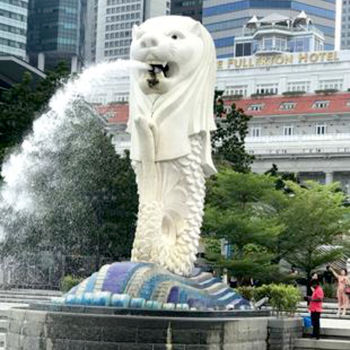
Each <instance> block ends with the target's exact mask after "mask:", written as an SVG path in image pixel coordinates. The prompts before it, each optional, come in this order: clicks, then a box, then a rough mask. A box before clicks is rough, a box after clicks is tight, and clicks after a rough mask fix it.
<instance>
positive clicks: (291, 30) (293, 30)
mask: <svg viewBox="0 0 350 350" xmlns="http://www.w3.org/2000/svg"><path fill="white" fill-rule="evenodd" d="M265 30H268V31H271V30H282V31H285V32H287V33H300V32H314V33H317V34H319V35H321V36H324V33H323V32H322V31H321V30H319V29H318V28H316V27H315V26H313V25H309V27H288V26H282V25H278V24H275V25H272V24H271V25H262V26H259V27H256V28H247V27H245V28H243V36H252V35H254V34H255V33H257V32H264V31H265Z"/></svg>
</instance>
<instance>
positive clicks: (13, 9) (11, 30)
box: [0, 0, 28, 59]
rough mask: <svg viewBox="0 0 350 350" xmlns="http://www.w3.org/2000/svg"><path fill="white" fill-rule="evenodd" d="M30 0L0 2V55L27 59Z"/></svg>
mask: <svg viewBox="0 0 350 350" xmlns="http://www.w3.org/2000/svg"><path fill="white" fill-rule="evenodd" d="M27 16H28V0H1V1H0V55H1V56H4V55H13V56H16V57H20V58H22V59H25V57H26V40H27V39H26V36H27Z"/></svg>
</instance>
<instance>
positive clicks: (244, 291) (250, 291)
mask: <svg viewBox="0 0 350 350" xmlns="http://www.w3.org/2000/svg"><path fill="white" fill-rule="evenodd" d="M236 291H237V293H238V294H240V295H241V296H242V297H243V298H244V299H247V300H254V299H255V298H254V292H255V288H254V287H249V286H241V287H238V288H237V289H236Z"/></svg>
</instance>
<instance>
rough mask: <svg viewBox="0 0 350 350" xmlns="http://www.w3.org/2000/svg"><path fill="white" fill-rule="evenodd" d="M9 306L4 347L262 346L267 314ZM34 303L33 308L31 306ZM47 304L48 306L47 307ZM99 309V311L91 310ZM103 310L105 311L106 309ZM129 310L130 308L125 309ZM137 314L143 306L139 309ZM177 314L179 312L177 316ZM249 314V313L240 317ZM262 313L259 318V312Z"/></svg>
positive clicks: (144, 349)
mask: <svg viewBox="0 0 350 350" xmlns="http://www.w3.org/2000/svg"><path fill="white" fill-rule="evenodd" d="M53 307H54V308H55V307H56V311H54V310H50V309H49V307H48V306H43V305H41V306H40V307H35V306H33V307H31V308H28V309H12V310H11V311H10V313H9V331H8V334H7V347H6V349H7V350H34V349H35V350H76V349H79V350H112V349H113V350H222V349H224V350H229V349H234V350H266V349H267V337H268V320H269V318H268V317H266V313H265V314H264V313H259V312H255V311H252V312H249V311H246V314H242V313H241V314H239V313H236V314H234V312H223V313H222V314H221V315H219V314H218V313H214V314H213V316H215V317H209V314H208V313H200V312H194V313H191V312H189V311H187V313H186V317H184V316H183V315H184V314H183V312H182V313H181V311H179V312H180V314H178V313H177V312H176V311H169V312H168V313H167V312H165V313H164V315H163V316H160V314H159V311H158V315H154V316H151V315H150V314H149V313H150V311H148V316H142V315H140V314H139V315H137V314H135V315H127V314H125V315H122V314H118V312H117V310H115V312H114V314H113V308H110V307H109V308H84V309H83V308H80V310H79V308H77V309H74V308H73V307H70V308H69V307H67V308H66V309H64V308H63V309H62V307H61V311H58V309H57V306H53ZM35 308H36V309H35ZM45 308H46V310H45ZM96 310H98V312H94V311H96ZM104 311H105V312H104ZM128 311H129V312H130V310H128ZM138 311H139V313H140V312H142V310H138ZM179 315H180V317H179ZM244 316H251V317H244ZM257 316H261V317H257Z"/></svg>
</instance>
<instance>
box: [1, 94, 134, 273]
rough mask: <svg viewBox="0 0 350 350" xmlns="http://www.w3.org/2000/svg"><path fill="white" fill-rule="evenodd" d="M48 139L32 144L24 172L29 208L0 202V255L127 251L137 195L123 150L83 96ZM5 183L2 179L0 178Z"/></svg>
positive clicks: (114, 253)
mask: <svg viewBox="0 0 350 350" xmlns="http://www.w3.org/2000/svg"><path fill="white" fill-rule="evenodd" d="M51 136H52V137H51V138H47V139H49V140H51V139H52V140H53V141H52V142H54V145H55V147H53V144H52V143H51V141H48V142H47V141H45V142H44V143H42V142H40V141H39V143H36V144H35V147H33V151H32V152H31V153H30V154H29V155H27V162H28V169H26V173H25V174H23V181H24V183H26V184H28V186H26V187H25V191H24V192H25V196H27V197H28V198H29V199H31V201H32V203H33V204H32V205H30V208H29V209H30V210H22V211H18V210H17V211H16V210H15V209H11V208H8V207H3V208H1V210H0V211H1V213H0V214H1V215H0V226H2V227H3V228H4V229H5V232H6V239H5V242H4V245H3V250H2V252H3V254H7V255H11V256H14V255H15V256H16V255H17V254H22V253H24V252H27V251H36V252H40V251H51V252H54V253H60V254H63V255H85V256H86V255H90V256H95V257H96V262H95V265H96V268H98V267H99V265H100V258H101V257H102V256H104V257H110V258H111V259H114V260H119V259H122V258H127V257H129V256H130V251H131V245H132V241H133V234H134V229H135V221H136V212H137V206H138V197H137V190H136V184H135V177H134V173H133V171H132V168H131V165H130V159H129V157H128V155H126V156H125V157H121V156H119V155H117V154H116V153H115V150H114V147H113V146H112V144H111V142H110V140H109V139H108V138H107V137H106V136H105V135H104V132H103V129H102V126H101V125H100V124H99V122H98V118H97V117H96V115H95V112H94V111H93V110H92V109H91V107H89V106H88V105H87V104H86V103H85V102H83V101H77V102H76V103H74V105H73V106H72V108H71V109H70V110H68V111H67V117H66V119H65V122H64V123H62V124H61V125H60V126H59V127H58V128H57V129H56V130H55V132H54V135H51ZM5 186H6V184H5Z"/></svg>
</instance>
